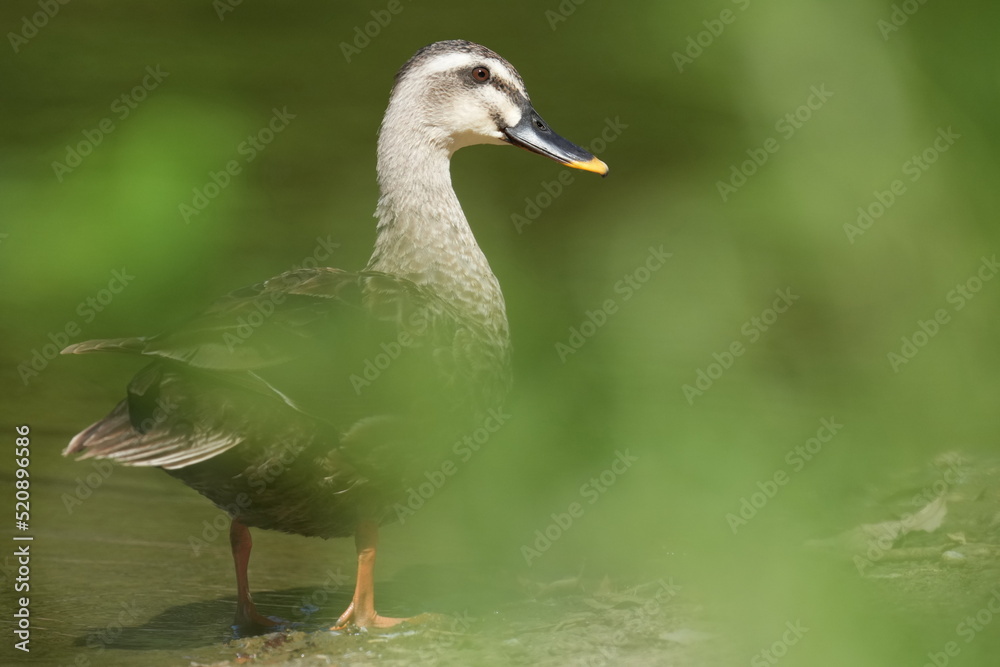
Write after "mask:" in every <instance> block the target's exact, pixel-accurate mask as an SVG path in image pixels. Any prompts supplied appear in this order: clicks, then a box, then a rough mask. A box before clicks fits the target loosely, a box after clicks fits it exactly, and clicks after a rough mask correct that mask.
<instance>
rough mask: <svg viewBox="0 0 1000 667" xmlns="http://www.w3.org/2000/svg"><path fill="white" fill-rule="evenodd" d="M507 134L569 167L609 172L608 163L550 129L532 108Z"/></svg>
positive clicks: (534, 150) (506, 131) (527, 146)
mask: <svg viewBox="0 0 1000 667" xmlns="http://www.w3.org/2000/svg"><path fill="white" fill-rule="evenodd" d="M504 134H505V135H506V137H507V141H509V142H510V143H511V144H513V145H515V146H520V147H521V148H524V149H526V150H529V151H531V152H532V153H538V154H539V155H544V156H545V157H547V158H549V159H552V160H555V161H556V162H559V163H561V164H564V165H566V166H567V167H573V168H574V169H583V170H584V171H592V172H594V173H595V174H600V175H601V176H607V175H608V165H606V164H604V163H603V162H601V161H600V160H598V159H597V158H596V157H594V156H593V155H592V154H590V153H588V152H587V151H585V150H584V149H582V148H580V147H579V146H577V145H576V144H574V143H573V142H572V141H567V140H566V139H563V138H562V137H560V136H559V135H558V134H556V133H555V132H553V131H552V130H551V129H549V126H548V124H547V123H546V122H545V121H544V120H542V117H541V116H539V115H538V113H536V112H535V110H534V109H532V108H531V107H529V108H528V109H527V110H526V111H525V113H524V114H522V115H521V121H520V122H519V123H518V124H517V125H514V126H513V127H508V128H507V129H506V130H504Z"/></svg>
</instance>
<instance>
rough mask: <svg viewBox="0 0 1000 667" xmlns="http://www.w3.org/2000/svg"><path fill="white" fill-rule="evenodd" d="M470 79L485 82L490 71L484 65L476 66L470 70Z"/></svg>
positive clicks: (488, 77) (488, 78)
mask: <svg viewBox="0 0 1000 667" xmlns="http://www.w3.org/2000/svg"><path fill="white" fill-rule="evenodd" d="M472 80H473V81H478V82H479V83H486V82H487V81H489V80H490V71H489V70H488V69H486V68H485V67H476V68H475V69H473V70H472Z"/></svg>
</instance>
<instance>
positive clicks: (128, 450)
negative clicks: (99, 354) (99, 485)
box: [63, 400, 243, 470]
mask: <svg viewBox="0 0 1000 667" xmlns="http://www.w3.org/2000/svg"><path fill="white" fill-rule="evenodd" d="M242 440H243V439H242V438H241V437H239V436H236V435H233V434H229V435H223V434H213V433H211V432H200V433H198V434H197V435H196V436H193V434H191V433H189V432H177V431H172V430H171V429H170V428H169V426H166V425H164V426H162V427H158V428H156V429H153V430H151V431H148V432H140V431H137V430H136V428H135V427H134V426H133V425H132V421H131V419H130V418H129V408H128V401H127V400H126V401H122V402H121V403H119V404H118V405H116V406H115V409H114V410H112V411H111V412H110V413H108V415H107V416H106V417H105V418H104V419H102V420H100V421H99V422H96V423H94V424H92V425H90V426H89V427H87V428H86V429H84V430H83V431H81V432H80V433H78V434H77V435H76V436H74V437H73V439H72V440H70V442H69V445H67V446H66V449H64V450H63V456H70V455H72V454H78V455H79V458H80V459H90V458H98V459H112V460H114V461H117V462H118V463H120V464H122V465H128V466H156V467H160V468H165V469H167V470H176V469H178V468H184V467H187V466H189V465H194V464H195V463H200V462H202V461H205V460H207V459H210V458H212V457H213V456H215V455H217V454H220V453H222V452H224V451H226V450H227V449H231V448H232V447H235V446H236V445H238V444H239V443H240V442H241V441H242Z"/></svg>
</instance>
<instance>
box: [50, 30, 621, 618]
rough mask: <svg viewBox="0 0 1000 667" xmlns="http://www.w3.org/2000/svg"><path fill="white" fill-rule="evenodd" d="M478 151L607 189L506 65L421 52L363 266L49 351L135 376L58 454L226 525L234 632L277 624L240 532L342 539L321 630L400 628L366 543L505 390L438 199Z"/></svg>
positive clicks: (434, 48) (484, 311)
mask: <svg viewBox="0 0 1000 667" xmlns="http://www.w3.org/2000/svg"><path fill="white" fill-rule="evenodd" d="M476 144H495V145H511V146H517V147H519V148H522V149H525V150H527V151H530V152H532V153H536V154H538V155H542V156H544V157H547V158H549V159H551V160H554V161H555V162H558V163H560V164H562V165H565V166H568V167H571V168H575V169H580V170H584V171H588V172H594V173H597V174H600V175H601V176H604V175H606V174H607V173H608V166H607V165H606V164H605V163H604V162H602V161H601V160H600V159H598V158H597V157H595V156H594V155H593V154H592V153H590V152H589V151H587V150H585V149H584V148H582V147H580V146H578V145H577V144H574V143H572V142H570V141H568V140H567V139H564V138H562V137H561V136H560V135H558V134H556V133H555V132H554V131H553V130H551V129H550V128H549V126H548V124H547V123H546V122H545V121H544V120H542V118H541V116H540V115H539V114H538V112H537V111H535V109H534V107H533V106H532V103H531V100H530V98H529V96H528V92H527V90H526V89H525V85H524V82H523V80H522V78H521V76H520V75H519V74H518V72H517V70H516V69H514V67H513V66H512V65H511V64H510V63H509V62H508V61H507V60H505V59H504V58H502V57H501V56H500V55H498V54H497V53H495V52H494V51H492V50H490V49H488V48H486V47H484V46H482V45H479V44H476V43H473V42H469V41H465V40H447V41H440V42H436V43H433V44H430V45H428V46H425V47H423V48H421V49H419V50H418V51H417V52H416V53H415V54H414V55H413V56H412V57H411V58H410V59H409V60H408V61H407V62H406V63H405V64H404V65H403V66H402V67H401V68H400V70H399V71H398V73H397V74H396V77H395V81H394V84H393V86H392V89H391V92H390V95H389V103H388V107H387V109H386V111H385V115H384V117H383V120H382V124H381V126H380V129H379V133H378V142H377V175H378V186H379V198H378V203H377V206H376V210H375V218H376V220H377V224H376V229H375V243H374V250H373V252H372V255H371V259H370V260H369V262H368V264H367V266H365V268H364V269H362V270H360V271H345V270H342V269H337V268H331V267H317V268H296V269H292V270H289V271H286V272H284V273H282V274H280V275H278V276H275V277H272V278H270V279H268V280H264V281H263V282H260V283H258V284H256V285H252V286H250V287H245V288H242V289H238V290H236V291H233V292H231V293H229V294H227V295H226V296H224V297H222V298H220V299H219V300H217V301H216V302H214V303H213V304H211V305H210V306H209V307H208V308H206V309H205V310H204V311H202V312H201V313H200V314H198V315H196V316H194V317H192V318H190V319H188V320H186V321H185V322H183V323H182V324H180V325H178V326H176V327H174V328H172V329H170V330H168V331H165V332H163V333H160V334H157V335H153V336H133V337H125V338H113V339H101V340H90V341H86V342H81V343H77V344H74V345H70V346H69V347H67V348H66V349H64V350H63V351H62V352H63V353H64V354H87V353H97V352H113V353H120V354H129V355H137V356H139V357H143V358H144V359H145V360H146V362H147V365H146V366H144V367H143V368H142V369H141V370H140V371H139V372H138V373H137V374H136V375H135V376H134V377H133V378H132V380H131V381H130V382H129V384H128V386H127V389H126V396H125V398H124V399H123V400H121V401H120V402H119V403H118V404H117V405H116V406H115V407H114V408H112V409H111V411H110V412H109V413H108V414H107V415H106V416H105V417H103V418H102V419H100V420H99V421H97V422H96V423H94V424H92V425H91V426H89V427H87V428H85V429H84V430H83V431H81V432H80V433H78V434H77V435H76V436H74V437H73V438H72V440H71V441H70V442H69V444H68V446H67V447H66V448H65V450H64V451H63V455H65V456H76V457H77V459H91V458H95V459H108V460H112V461H115V462H117V463H118V464H121V465H124V466H138V467H155V468H160V469H162V470H163V471H165V472H166V473H167V474H169V475H171V476H173V477H175V478H176V479H178V480H180V481H181V482H183V483H184V484H186V485H188V486H189V487H191V488H193V489H194V490H196V491H197V492H199V493H200V494H202V495H203V496H205V497H206V498H207V499H208V500H210V501H211V502H212V503H214V504H215V505H216V506H217V507H218V508H220V509H221V510H223V511H224V512H226V514H228V516H229V519H230V530H229V540H230V547H231V550H232V557H233V563H234V568H235V571H236V588H237V596H236V615H235V619H234V627H236V628H237V629H239V630H241V631H243V632H248V633H252V632H263V631H268V630H270V629H273V628H275V626H279V625H281V624H282V620H281V619H278V618H276V617H269V616H265V615H263V614H262V613H260V612H259V611H258V610H257V608H256V606H255V604H254V601H253V597H252V595H251V592H250V586H249V582H248V574H247V569H248V565H249V561H250V553H251V549H252V539H251V534H250V529H251V528H260V529H267V530H277V531H283V532H286V533H291V534H296V535H302V536H306V537H321V538H324V539H329V538H346V537H352V536H353V537H354V541H355V546H356V553H357V576H356V580H355V588H354V594H353V597H352V599H351V602H350V604H349V606H348V607H347V609H346V610H345V611H344V612H343V613H342V614H341V615H340V616H339V618H338V619H337V621H336V623H334V625H332V626H331V629H332V630H337V629H344V628H348V627H354V626H356V627H358V628H385V627H391V626H394V625H396V624H398V623H401V622H402V621H404V620H407V619H404V618H395V617H389V616H383V615H380V614H378V613H377V612H376V610H375V592H374V589H375V586H374V570H375V560H376V553H377V550H378V538H379V529H380V527H381V526H383V525H385V524H387V523H390V522H392V521H393V520H395V518H396V516H395V514H394V512H393V511H392V508H393V503H394V502H399V501H400V500H401V498H402V496H403V493H404V490H405V489H408V488H411V485H413V484H414V482H415V481H419V480H421V475H423V474H424V472H425V471H426V470H429V469H431V466H433V465H436V464H440V462H441V461H442V460H443V457H444V455H445V453H446V452H447V451H448V450H449V448H450V446H451V445H452V444H453V443H454V442H455V441H456V440H455V439H456V438H457V437H461V434H462V433H469V432H471V431H472V429H475V428H476V427H477V426H481V425H482V424H483V423H486V422H485V421H484V420H488V419H490V416H491V415H495V414H497V412H496V411H497V410H500V409H502V406H503V405H504V400H505V397H506V395H507V393H508V391H509V390H510V387H511V342H510V332H509V327H508V322H507V317H506V307H505V303H504V297H503V293H502V291H501V289H500V284H499V282H498V280H497V278H496V276H495V275H494V274H493V271H492V270H491V268H490V264H489V262H488V261H487V259H486V256H485V255H484V253H483V251H482V249H481V248H480V247H479V245H478V243H477V242H476V238H475V236H474V234H473V232H472V229H471V227H470V225H469V223H468V220H467V219H466V216H465V214H464V213H463V210H462V206H461V204H460V203H459V200H458V197H457V195H456V194H455V190H454V188H453V187H452V183H451V172H450V162H451V156H452V155H453V154H454V153H455V151H457V150H459V149H461V148H464V147H466V146H472V145H476ZM403 502H405V501H403Z"/></svg>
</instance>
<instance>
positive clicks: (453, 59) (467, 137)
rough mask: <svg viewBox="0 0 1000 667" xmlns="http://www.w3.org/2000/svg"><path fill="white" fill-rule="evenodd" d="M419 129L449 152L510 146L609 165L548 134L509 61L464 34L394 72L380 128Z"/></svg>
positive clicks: (578, 163) (592, 166) (601, 167)
mask: <svg viewBox="0 0 1000 667" xmlns="http://www.w3.org/2000/svg"><path fill="white" fill-rule="evenodd" d="M402 126H407V129H406V130H404V132H406V131H409V132H419V133H420V134H422V135H426V137H427V139H428V140H429V141H431V142H432V143H433V144H435V145H437V146H440V147H442V148H444V149H446V150H447V151H448V154H449V155H451V154H452V153H454V152H455V151H457V150H458V149H459V148H462V147H464V146H472V145H474V144H513V145H514V146H519V147H521V148H524V149H527V150H529V151H532V152H533V153H538V154H539V155H544V156H545V157H548V158H551V159H552V160H555V161H556V162H559V163H561V164H564V165H567V166H569V167H573V168H576V169H584V170H586V171H593V172H596V173H598V174H601V175H602V176H604V175H606V174H607V173H608V166H607V165H606V164H604V163H603V162H602V161H601V160H599V159H597V158H596V157H594V156H593V155H592V154H591V153H589V152H588V151H586V150H584V149H583V148H581V147H580V146H577V145H576V144H574V143H572V142H570V141H567V140H566V139H563V138H562V137H560V136H559V135H558V134H556V133H555V132H553V131H552V130H551V129H550V128H549V126H548V124H547V123H546V122H545V121H543V120H542V118H541V116H539V115H538V112H537V111H535V109H534V108H533V107H532V106H531V100H530V99H529V97H528V93H527V91H526V90H525V88H524V82H523V81H522V80H521V76H520V75H519V74H518V73H517V70H515V69H514V67H513V66H512V65H511V64H510V63H509V62H507V61H506V60H504V59H503V58H501V57H500V56H499V55H497V54H496V53H494V52H493V51H491V50H489V49H487V48H486V47H484V46H480V45H479V44H474V43H472V42H466V41H463V40H449V41H444V42H436V43H434V44H431V45H430V46H425V47H424V48H422V49H420V50H419V51H417V53H416V54H414V56H413V57H412V58H410V60H409V61H407V63H406V64H405V65H403V67H402V68H401V69H400V70H399V73H398V74H397V75H396V83H395V86H394V87H393V91H392V96H391V98H390V101H389V109H388V110H387V112H386V118H385V121H384V123H383V126H382V134H383V139H385V138H386V137H385V134H386V131H387V129H388V128H390V127H396V128H400V129H402Z"/></svg>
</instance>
